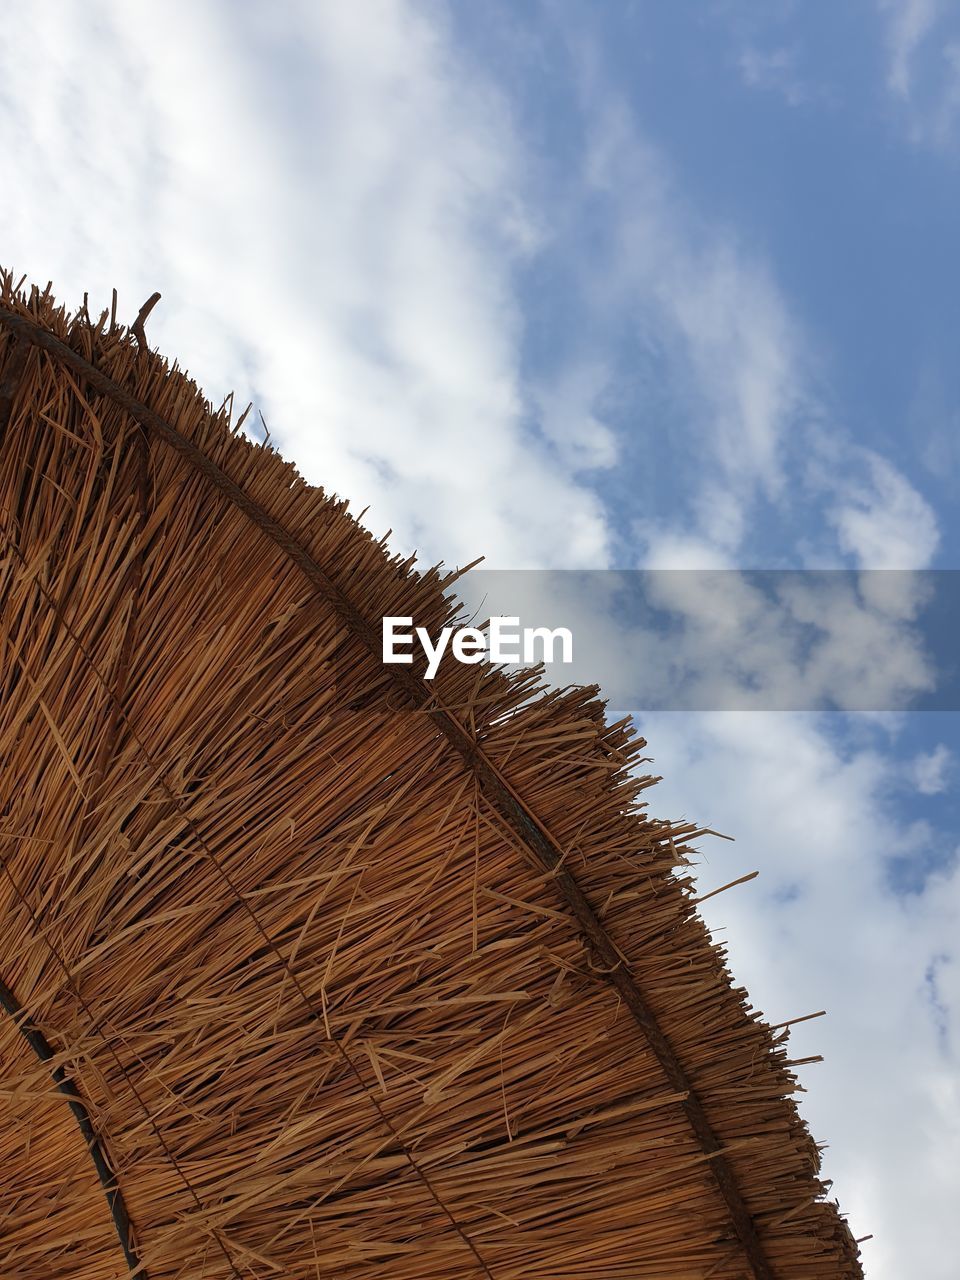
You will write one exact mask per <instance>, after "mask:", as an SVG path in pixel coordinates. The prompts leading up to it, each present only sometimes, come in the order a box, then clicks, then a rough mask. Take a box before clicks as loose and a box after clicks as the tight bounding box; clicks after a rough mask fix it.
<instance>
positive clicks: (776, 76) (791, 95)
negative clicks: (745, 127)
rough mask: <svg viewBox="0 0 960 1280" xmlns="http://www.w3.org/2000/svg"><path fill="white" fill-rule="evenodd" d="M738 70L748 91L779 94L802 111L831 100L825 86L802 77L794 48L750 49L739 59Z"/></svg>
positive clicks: (750, 47)
mask: <svg viewBox="0 0 960 1280" xmlns="http://www.w3.org/2000/svg"><path fill="white" fill-rule="evenodd" d="M737 67H738V70H739V72H740V78H741V79H742V81H743V83H744V84H745V85H746V86H747V88H749V89H758V90H760V91H762V92H765V93H774V94H777V95H778V96H779V97H781V98H783V100H784V101H785V102H786V103H787V105H788V106H791V107H801V106H806V105H808V104H810V103H813V102H826V101H829V100H830V95H829V94H828V93H827V91H826V90H825V89H824V87H823V86H821V85H816V84H814V83H813V82H812V81H810V80H809V79H807V78H806V77H805V76H803V75H802V74H801V72H800V69H799V54H798V51H797V49H796V47H795V46H791V45H780V46H777V47H776V48H771V49H759V48H757V47H756V46H754V45H747V47H746V48H745V49H743V50H742V51H741V53H740V56H739V58H738V59H737Z"/></svg>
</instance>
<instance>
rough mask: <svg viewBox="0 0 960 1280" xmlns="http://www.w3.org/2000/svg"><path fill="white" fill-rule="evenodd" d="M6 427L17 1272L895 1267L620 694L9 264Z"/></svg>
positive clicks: (8, 1247)
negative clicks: (712, 903) (562, 677)
mask: <svg viewBox="0 0 960 1280" xmlns="http://www.w3.org/2000/svg"><path fill="white" fill-rule="evenodd" d="M18 317H20V318H21V319H22V320H23V321H25V322H28V323H22V324H19V325H18V322H17V318H18ZM59 343H65V344H66V348H68V349H69V350H66V349H62V348H61V347H60V346H59V345H58V344H59ZM71 353H72V354H71ZM138 406H140V408H138ZM0 435H2V443H0V546H2V551H0V619H2V624H0V625H2V630H0V664H2V665H0V692H2V707H0V810H2V816H0V859H2V865H0V913H2V920H3V928H2V931H0V980H2V982H3V984H4V986H5V988H6V990H7V991H8V992H9V994H10V997H11V1001H12V1002H13V1003H14V1004H15V1006H16V1007H17V1008H18V1009H19V1010H20V1012H19V1013H16V1014H15V1015H9V1014H8V1015H7V1016H4V1015H3V1014H2V1013H0V1068H2V1071H3V1075H2V1080H3V1086H2V1087H3V1090H4V1095H3V1096H4V1103H3V1106H0V1218H2V1221H3V1224H4V1226H3V1230H2V1232H0V1276H3V1277H4V1278H6V1277H8V1276H9V1277H11V1280H12V1278H14V1277H15V1278H16V1280H41V1277H47V1276H53V1275H57V1276H61V1275H62V1276H72V1275H76V1276H81V1275H82V1276H85V1277H92V1278H93V1280H99V1278H100V1277H121V1276H126V1275H128V1274H129V1267H128V1265H127V1262H126V1260H125V1257H124V1252H123V1250H122V1249H121V1247H120V1242H119V1241H118V1233H117V1228H116V1222H115V1221H112V1220H111V1208H112V1209H113V1214H114V1219H116V1220H119V1221H120V1223H121V1224H122V1223H123V1221H124V1218H123V1213H124V1212H127V1213H129V1219H130V1226H129V1231H128V1232H127V1238H126V1241H125V1243H126V1245H127V1248H128V1252H132V1256H133V1257H134V1258H135V1259H139V1266H140V1267H141V1268H142V1274H145V1275H147V1276H149V1277H151V1278H152V1280H160V1278H162V1277H171V1278H172V1277H201V1276H202V1277H221V1276H223V1277H230V1276H233V1277H238V1276H244V1277H246V1276H263V1277H266V1276H272V1275H276V1276H292V1277H304V1278H306V1277H337V1278H338V1280H339V1278H343V1280H360V1278H368V1277H376V1276H387V1275H389V1276H391V1277H394V1278H395V1280H447V1278H448V1277H449V1278H450V1280H453V1278H454V1277H456V1278H457V1280H461V1278H462V1277H463V1276H478V1277H479V1276H488V1277H495V1278H496V1280H521V1278H522V1280H533V1278H534V1277H536V1278H537V1280H561V1278H562V1280H574V1278H575V1277H577V1278H579V1277H584V1278H587V1277H589V1278H591V1280H633V1278H636V1280H640V1278H641V1277H643V1278H646V1280H653V1278H654V1277H657V1278H662V1280H679V1278H681V1277H683V1278H686V1280H694V1278H695V1277H696V1278H697V1280H705V1278H706V1277H707V1276H710V1277H717V1278H718V1280H733V1278H734V1277H744V1276H757V1277H760V1276H774V1277H777V1280H817V1278H828V1277H829V1278H830V1280H834V1278H836V1280H846V1278H848V1277H849V1278H853V1277H858V1276H860V1274H861V1273H860V1268H859V1264H858V1262H857V1250H856V1246H855V1244H854V1243H853V1241H852V1239H851V1237H850V1233H849V1231H848V1229H847V1227H846V1224H845V1223H844V1222H843V1220H842V1218H841V1217H840V1216H839V1214H838V1212H837V1210H836V1207H835V1206H834V1205H832V1204H830V1203H827V1202H826V1201H825V1200H824V1187H823V1186H822V1184H821V1182H820V1181H819V1178H818V1167H819V1165H818V1154H817V1150H816V1147H815V1145H814V1143H813V1141H812V1140H811V1138H810V1136H809V1134H808V1133H807V1131H806V1128H805V1126H804V1125H803V1123H802V1122H801V1121H800V1119H799V1117H798V1114H797V1112H796V1108H795V1106H794V1104H793V1101H792V1099H791V1097H790V1095H791V1093H792V1091H793V1090H794V1088H795V1083H796V1082H795V1079H794V1077H793V1075H792V1073H791V1072H790V1069H789V1064H788V1061H787V1057H786V1050H785V1048H784V1045H783V1043H782V1042H783V1034H782V1033H775V1032H773V1031H771V1029H769V1028H768V1027H766V1026H765V1025H764V1024H763V1023H762V1021H761V1020H760V1019H759V1018H758V1017H757V1016H756V1015H755V1014H754V1013H753V1012H752V1011H751V1010H750V1008H749V1005H748V1004H747V1002H746V997H745V994H744V992H743V991H742V990H740V989H738V988H735V987H734V986H733V985H732V984H731V981H730V979H729V975H728V974H727V972H726V970H725V968H724V966H723V957H722V953H721V952H720V951H719V950H718V949H717V948H716V947H715V946H714V945H713V944H712V942H711V941H710V938H709V936H708V934H707V933H706V930H705V928H704V926H703V923H702V921H701V920H700V918H699V916H698V915H697V913H696V910H695V906H694V904H693V902H692V893H691V886H690V882H689V880H688V879H687V877H686V876H685V875H684V874H683V867H684V863H685V860H686V852H687V849H686V846H687V845H688V844H689V842H690V841H691V840H693V839H695V838H696V836H697V835H699V834H702V833H700V832H698V831H697V830H696V829H695V828H694V827H692V826H691V825H689V824H686V825H671V824H668V823H663V822H656V821H653V820H651V819H650V818H649V817H648V816H647V815H646V812H645V809H644V806H643V805H642V804H641V793H642V792H643V791H644V789H645V788H646V787H647V786H648V785H649V784H650V782H651V781H652V779H650V778H648V777H638V776H637V774H636V766H637V765H638V764H640V763H641V762H642V761H641V752H642V750H643V748H644V743H643V741H642V740H641V739H638V738H636V737H634V736H632V735H631V733H630V730H629V726H628V725H626V724H623V723H620V724H613V725H610V724H607V723H606V722H605V719H604V715H603V708H602V704H601V703H599V702H598V701H597V699H596V697H595V694H594V691H590V690H577V689H574V690H567V691H562V692H546V691H538V690H537V689H536V687H535V685H536V679H535V677H531V676H530V675H529V674H526V675H520V676H508V675H506V674H504V672H503V671H502V670H496V669H493V668H490V667H488V666H483V667H463V666H460V665H458V664H455V663H453V664H447V665H445V666H443V667H442V668H441V672H440V675H439V677H438V679H437V680H436V681H434V682H433V685H432V686H426V685H423V684H422V682H420V680H419V675H418V674H416V673H415V674H414V679H413V680H412V681H411V680H410V679H409V678H407V679H406V680H405V681H404V679H403V678H402V677H401V682H400V683H399V684H397V683H396V674H397V672H398V671H399V672H401V673H402V672H403V670H404V669H403V668H391V669H386V668H384V667H383V666H382V665H381V664H380V663H379V662H378V660H377V658H376V656H375V654H372V653H371V647H370V642H369V639H370V634H373V633H374V632H375V630H376V628H377V627H378V625H379V619H380V617H382V616H383V615H384V614H388V613H393V614H403V615H412V616H413V617H414V618H415V619H416V621H417V623H418V624H420V625H425V626H428V627H429V628H430V629H431V630H434V629H436V628H439V627H440V626H442V625H446V624H447V623H449V622H450V621H453V620H455V618H456V604H455V602H453V601H452V600H451V598H450V593H449V591H448V590H447V591H446V594H445V588H448V587H449V583H450V578H449V577H445V576H444V575H443V574H442V573H441V572H440V571H439V570H429V571H426V572H422V571H417V570H416V569H415V568H414V567H413V565H412V564H411V563H409V562H400V561H398V560H397V559H396V558H395V557H391V556H390V555H389V553H388V551H387V549H386V548H385V546H384V545H383V543H381V542H377V541H375V540H374V539H373V538H372V537H371V536H370V535H369V534H368V533H367V532H366V531H365V530H363V529H362V528H361V527H360V526H359V525H358V524H357V523H356V522H355V521H354V520H353V518H352V517H351V516H350V515H349V513H348V511H347V509H346V505H345V504H344V503H342V502H340V501H338V500H336V499H332V498H330V497H328V496H327V495H325V494H324V493H323V492H322V491H321V490H319V489H316V488H313V487H311V486H309V485H307V484H306V483H304V481H303V480H302V479H301V478H300V477H299V476H298V475H297V473H296V472H295V470H294V469H293V467H292V466H290V464H288V463H286V462H284V461H283V460H282V459H281V458H280V457H279V456H278V455H277V454H276V453H275V452H274V451H273V450H271V449H269V448H264V447H260V446H254V445H252V444H250V443H249V442H248V441H247V440H245V439H244V438H243V437H242V436H238V435H237V434H235V427H234V428H233V429H231V423H230V413H229V410H228V409H226V408H223V409H221V410H218V411H215V410H213V409H212V407H211V406H210V405H209V404H208V403H207V402H206V401H205V400H204V399H203V397H202V396H201V395H200V393H199V392H198V391H197V389H196V387H195V386H194V384H193V383H192V382H190V381H189V380H188V379H187V378H185V377H184V376H183V375H181V374H180V373H179V372H177V371H176V369H175V368H174V370H170V369H169V368H168V367H167V365H166V364H165V362H164V361H163V360H161V359H160V358H159V357H157V356H156V355H153V354H151V353H149V352H148V351H146V350H145V349H141V342H139V341H138V342H135V341H134V340H133V338H132V337H131V335H130V334H129V333H127V332H126V331H125V330H121V329H119V328H117V326H116V325H115V324H114V323H113V321H112V319H111V318H109V317H107V316H103V317H101V318H100V320H99V321H96V322H93V321H91V320H90V318H89V317H88V316H87V315H86V312H85V310H84V312H83V313H82V314H81V315H79V316H76V317H74V318H72V319H71V318H70V317H68V316H67V315H65V314H64V313H63V312H62V311H61V310H59V309H57V308H56V307H55V304H54V303H53V301H52V299H51V298H50V297H49V295H48V294H44V295H42V296H40V295H38V294H37V293H36V291H34V292H33V293H32V294H31V295H30V297H26V296H24V295H22V294H19V293H16V292H15V291H14V290H13V289H12V287H11V286H10V282H9V281H6V282H5V284H4V288H3V292H2V298H0ZM428 690H429V692H430V694H431V695H432V697H431V698H430V699H429V700H428V699H427V693H428ZM414 708H415V709H414ZM31 1036H32V1037H33V1041H34V1043H33V1045H32V1046H31V1043H30V1040H29V1037H31ZM38 1037H39V1038H40V1041H41V1042H42V1043H43V1044H46V1045H48V1046H49V1048H50V1050H52V1052H53V1055H54V1056H53V1058H52V1059H51V1060H50V1061H43V1060H42V1055H41V1056H38V1054H37V1052H36V1051H35V1050H36V1042H37V1038H38ZM57 1072H59V1073H60V1076H59V1078H60V1081H61V1084H62V1082H63V1081H64V1080H66V1081H68V1082H69V1085H68V1087H69V1088H71V1089H72V1090H73V1096H74V1100H75V1103H76V1105H75V1106H74V1108H73V1109H71V1107H70V1106H69V1105H68V1104H67V1102H66V1100H65V1097H64V1093H63V1089H62V1088H58V1087H57V1076H56V1074H55V1073H57ZM78 1108H79V1109H80V1111H81V1112H82V1114H83V1115H85V1116H87V1117H88V1120H89V1123H90V1125H91V1126H92V1131H93V1133H94V1134H95V1135H96V1138H97V1141H96V1144H95V1152H94V1153H95V1154H96V1152H97V1151H100V1152H102V1153H103V1156H104V1159H105V1160H106V1161H108V1162H109V1165H110V1167H111V1168H112V1170H113V1174H112V1175H111V1174H107V1176H106V1177H105V1178H104V1177H103V1176H101V1175H102V1172H103V1171H102V1170H101V1171H100V1172H99V1173H98V1170H97V1168H96V1165H95V1163H94V1161H92V1160H91V1158H90V1154H89V1152H88V1146H89V1145H90V1142H89V1135H88V1137H87V1138H86V1139H85V1138H84V1136H83V1133H82V1132H81V1127H80V1126H79V1125H78V1123H77V1115H76V1112H77V1109H78ZM104 1184H106V1185H104ZM105 1193H106V1194H105ZM118 1206H120V1209H121V1212H119V1213H118ZM120 1234H121V1235H123V1234H124V1231H123V1227H122V1225H121V1230H120Z"/></svg>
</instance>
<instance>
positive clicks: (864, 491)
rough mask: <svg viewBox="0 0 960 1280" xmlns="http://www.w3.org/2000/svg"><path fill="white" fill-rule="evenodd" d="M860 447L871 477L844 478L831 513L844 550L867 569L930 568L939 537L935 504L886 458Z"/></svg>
mask: <svg viewBox="0 0 960 1280" xmlns="http://www.w3.org/2000/svg"><path fill="white" fill-rule="evenodd" d="M858 452H859V453H860V455H861V457H862V458H863V459H864V461H865V462H866V464H867V477H866V482H865V483H861V482H859V481H857V480H853V481H852V482H840V483H839V485H838V488H839V489H840V491H841V493H842V498H841V500H840V501H839V502H838V503H837V504H836V505H835V506H834V507H833V509H832V510H831V511H830V513H829V519H830V521H831V523H832V524H833V525H834V526H835V528H836V530H837V538H838V541H839V544H840V548H841V550H842V551H844V552H846V553H847V554H848V555H851V556H853V557H854V558H855V560H856V562H857V564H859V565H862V566H863V567H864V568H868V569H918V568H925V567H926V566H927V565H928V564H929V563H930V561H931V560H932V559H933V555H934V552H935V551H936V549H937V546H938V544H939V541H940V533H939V528H938V526H937V520H936V516H935V515H934V513H933V511H932V509H931V508H930V506H929V504H928V503H927V502H925V501H924V499H923V498H922V497H921V496H920V494H919V493H918V492H917V491H916V489H914V488H913V486H912V485H911V484H910V483H909V481H908V480H907V479H906V478H905V477H904V476H903V475H901V474H900V472H898V471H897V470H896V469H895V468H894V467H892V466H891V465H890V463H889V462H888V461H887V460H886V459H884V458H881V457H880V456H879V455H877V454H875V453H873V452H871V451H867V450H858Z"/></svg>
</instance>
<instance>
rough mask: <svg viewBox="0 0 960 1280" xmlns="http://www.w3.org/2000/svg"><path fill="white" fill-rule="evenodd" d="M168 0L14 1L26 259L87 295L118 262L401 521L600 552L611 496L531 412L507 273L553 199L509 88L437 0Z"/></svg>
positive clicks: (500, 550) (270, 411) (6, 64)
mask: <svg viewBox="0 0 960 1280" xmlns="http://www.w3.org/2000/svg"><path fill="white" fill-rule="evenodd" d="M164 12H165V17H164V21H163V22H162V23H157V22H156V21H155V20H153V19H154V18H155V14H153V17H152V18H150V20H148V17H149V15H150V14H152V13H153V11H149V12H148V9H147V8H146V7H145V6H143V5H140V4H120V3H100V4H96V5H93V6H92V7H91V6H86V7H84V9H83V10H78V9H77V8H76V7H75V6H72V5H69V4H56V3H52V4H50V5H44V6H37V7H35V8H34V7H33V6H29V7H23V8H19V9H17V10H16V11H14V12H12V13H10V14H8V15H7V16H6V18H5V33H4V41H3V44H2V48H0V84H2V85H3V95H4V96H3V105H2V109H0V130H2V133H0V145H2V147H3V152H4V157H5V171H6V172H7V173H8V174H15V175H16V181H15V182H7V183H5V184H4V193H3V196H2V197H0V199H2V200H3V203H4V205H5V208H4V226H5V240H4V246H3V252H4V255H5V258H6V259H7V260H8V262H9V264H10V265H11V266H15V267H18V268H20V269H22V270H28V271H30V272H31V274H32V275H33V276H35V277H39V278H41V279H43V280H46V279H47V277H48V276H50V277H53V278H54V279H55V280H56V282H57V288H58V290H60V292H61V294H66V295H67V297H69V296H70V295H71V294H72V295H73V297H74V298H75V299H76V301H77V302H79V300H80V296H81V294H82V292H83V291H84V290H89V291H90V293H91V305H93V304H94V303H97V302H101V301H102V300H103V299H104V298H109V288H110V287H111V286H112V285H114V284H116V285H117V286H118V287H119V289H120V292H121V298H122V300H123V306H124V308H125V311H126V312H127V313H128V314H130V315H133V314H136V308H137V307H138V306H139V303H140V302H141V301H142V300H143V298H145V297H146V296H147V295H148V294H149V293H150V292H152V290H153V289H154V288H158V287H159V288H160V289H161V290H162V292H163V293H164V302H163V304H162V306H161V308H160V309H159V310H158V311H157V312H156V313H155V315H154V318H153V319H152V321H151V329H150V336H151V337H152V339H153V340H154V341H156V342H162V343H163V344H164V345H165V346H167V347H168V348H170V349H173V350H177V351H178V352H180V353H181V354H182V355H183V357H184V358H185V360H186V362H187V363H188V364H189V365H190V367H191V368H193V369H195V370H197V371H198V372H201V371H202V372H204V373H205V374H206V376H207V377H209V375H210V372H211V371H213V372H215V376H216V377H217V378H218V379H219V380H221V386H222V387H223V389H224V391H225V390H226V389H227V388H228V387H234V388H236V390H237V393H238V395H240V396H246V395H250V396H253V397H255V398H256V399H257V400H258V403H259V406H260V407H261V408H262V410H263V412H264V414H265V416H266V418H267V421H268V423H269V424H270V425H271V427H272V428H273V429H274V432H275V439H278V440H279V442H280V443H281V445H282V446H283V447H284V448H285V449H286V450H287V452H289V453H290V454H292V455H293V456H294V457H295V458H296V459H297V462H298V464H299V466H300V467H301V469H302V470H303V471H304V473H305V474H306V475H307V477H308V478H310V479H313V480H315V481H318V482H322V483H324V484H325V485H327V486H330V487H332V488H335V489H337V490H339V491H342V492H346V493H348V494H350V495H351V497H352V498H353V500H354V501H356V502H357V503H358V505H360V506H363V505H366V504H368V503H369V504H371V506H372V510H371V513H370V516H369V519H370V520H371V521H372V522H373V523H374V525H375V526H376V527H380V528H383V527H385V526H387V525H391V526H392V527H393V528H394V530H395V535H396V538H397V541H398V543H399V544H400V545H404V546H407V547H408V548H411V549H412V547H413V546H419V547H420V548H421V549H422V550H424V551H425V553H426V554H430V555H433V554H437V552H438V550H439V547H440V545H441V541H442V542H443V544H444V547H445V554H446V555H448V556H452V557H457V558H463V559H465V558H467V557H472V556H473V555H475V554H477V553H478V552H479V550H480V549H481V548H484V549H486V550H487V551H488V552H489V553H490V555H491V557H492V559H493V560H494V561H496V560H497V559H498V558H499V559H501V560H502V559H504V558H510V559H511V560H513V559H515V558H516V557H518V556H520V557H527V558H529V561H530V562H531V563H543V562H551V561H555V562H560V563H571V564H583V563H590V564H597V563H601V564H602V563H604V562H605V558H606V556H607V554H608V552H607V528H606V522H605V516H604V512H603V509H602V507H601V505H600V503H599V502H598V501H597V499H596V498H595V496H594V495H593V494H592V492H591V491H590V489H589V488H587V487H585V486H583V485H581V484H579V483H578V482H577V480H576V478H575V476H574V475H573V474H572V472H571V471H570V470H568V469H566V468H565V467H564V466H563V465H562V463H561V461H560V460H559V459H558V458H557V456H556V454H555V453H554V451H553V450H551V449H550V448H548V447H546V446H545V445H544V443H543V441H542V440H541V439H540V438H538V437H537V436H536V435H534V434H532V433H529V432H526V431H525V430H524V429H523V427H522V422H523V419H524V415H525V412H526V406H525V404H524V399H523V391H522V388H521V385H520V378H519V373H518V349H519V333H520V329H521V326H522V316H521V314H520V311H519V308H518V303H517V298H516V292H515V287H514V278H513V274H514V271H515V269H516V268H517V266H518V265H519V264H520V263H521V262H523V261H524V260H525V258H526V256H527V255H529V253H530V252H531V251H532V249H533V248H534V247H535V246H536V244H537V242H538V235H539V232H538V227H537V215H536V213H535V212H533V213H532V212H531V202H530V199H529V192H528V190H527V183H526V179H525V176H524V166H523V155H522V149H521V147H520V146H519V144H518V141H517V138H516V136H515V132H514V127H513V124H512V122H511V118H510V114H509V110H508V108H507V105H506V102H505V100H504V98H503V97H502V95H501V94H500V93H499V91H498V90H497V89H496V87H495V86H494V85H493V84H492V83H491V82H490V81H489V80H487V79H484V78H483V77H482V76H481V75H480V74H479V73H477V72H476V71H474V70H471V69H470V68H469V67H467V66H466V65H465V64H464V63H463V62H462V61H461V60H460V59H459V58H458V56H457V52H456V50H455V49H454V48H453V47H452V45H451V43H450V40H449V37H448V33H447V32H446V30H445V27H444V23H443V13H442V10H431V11H430V12H429V13H428V12H427V11H426V10H424V9H422V8H421V7H418V6H413V5H408V4H405V3H399V0H371V4H368V5H365V6H364V7H363V10H362V11H361V10H360V9H358V8H356V7H351V6H347V5H336V4H322V5H316V4H309V3H291V4H289V5H287V6H285V8H284V20H283V22H282V23H278V22H276V21H275V20H274V16H273V15H271V14H268V12H267V11H266V10H264V9H261V8H259V7H257V6H219V5H210V4H207V5H186V4H178V3H171V4H170V5H168V6H167V7H166V8H165V11H164ZM40 83H43V84H45V85H46V86H47V88H46V90H45V91H44V92H43V93H37V92H35V86H36V85H37V84H40ZM25 197H26V198H25ZM608 453H609V451H608V450H607V449H606V445H604V449H602V450H601V455H600V456H597V457H594V459H593V463H594V465H596V463H597V462H599V461H604V458H605V456H608ZM401 474H402V476H403V483H402V484H401V483H396V482H391V477H396V476H398V475H401ZM440 530H443V531H444V534H445V537H444V538H443V539H442V540H441V539H440V538H439V537H438V531H440Z"/></svg>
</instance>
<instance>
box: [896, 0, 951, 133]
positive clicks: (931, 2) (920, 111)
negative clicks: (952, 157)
mask: <svg viewBox="0 0 960 1280" xmlns="http://www.w3.org/2000/svg"><path fill="white" fill-rule="evenodd" d="M879 10H880V13H881V15H882V16H883V18H884V20H885V27H886V43H887V51H888V66H887V88H888V90H889V91H890V93H891V94H892V96H893V98H894V99H895V100H896V101H897V103H898V104H899V107H900V110H901V113H902V120H903V122H904V124H905V127H906V133H907V136H908V137H909V139H910V140H911V141H912V142H913V143H915V144H917V145H922V146H930V147H935V148H947V147H950V146H951V145H952V144H953V143H954V141H955V138H956V126H957V120H958V118H960V41H958V40H957V39H955V38H954V39H950V38H948V36H947V33H946V31H945V24H946V20H947V19H949V18H950V17H951V15H953V16H955V9H953V8H952V7H951V6H950V5H949V4H947V3H944V0H879ZM921 64H922V65H921Z"/></svg>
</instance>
